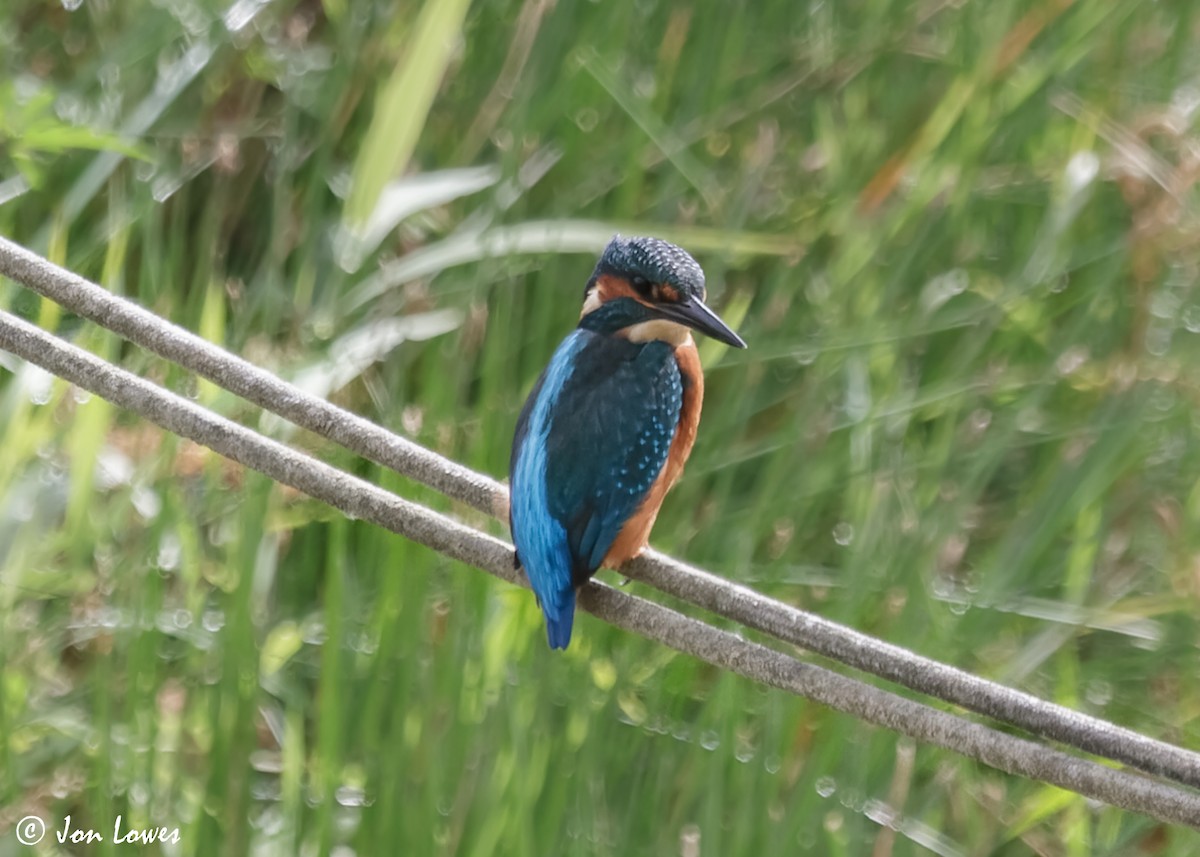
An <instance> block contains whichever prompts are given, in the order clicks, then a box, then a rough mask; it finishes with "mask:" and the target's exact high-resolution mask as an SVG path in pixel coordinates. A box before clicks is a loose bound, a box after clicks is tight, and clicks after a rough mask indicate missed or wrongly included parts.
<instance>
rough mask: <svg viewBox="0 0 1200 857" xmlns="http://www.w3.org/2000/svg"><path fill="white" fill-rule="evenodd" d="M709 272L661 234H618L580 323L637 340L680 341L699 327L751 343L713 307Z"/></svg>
mask: <svg viewBox="0 0 1200 857" xmlns="http://www.w3.org/2000/svg"><path fill="white" fill-rule="evenodd" d="M705 297H706V292H705V289H704V271H703V270H701V268H700V265H699V264H698V263H697V262H696V260H695V259H693V258H692V257H691V256H690V255H689V254H688V252H687V251H686V250H683V249H682V248H680V247H676V246H675V245H674V244H670V243H668V242H666V241H663V240H662V239H659V238H623V237H622V236H620V235H617V236H615V237H614V238H613V240H612V241H610V242H609V243H608V246H607V247H605V248H604V252H603V253H602V254H601V256H600V261H599V262H597V263H596V270H595V271H594V272H593V273H592V277H591V279H590V280H588V284H587V288H586V290H585V291H584V296H583V311H582V312H581V313H580V322H579V323H580V326H582V327H586V328H589V329H591V330H595V331H597V332H600V333H609V334H613V335H616V336H624V337H626V338H628V339H630V340H632V341H634V342H646V341H648V340H651V339H661V340H664V341H666V342H670V343H672V344H673V345H679V344H681V343H682V342H683V341H684V340H686V339H687V337H688V335H689V331H691V330H698V331H700V332H701V333H705V334H707V335H709V336H711V337H712V338H713V339H716V340H718V341H720V342H724V343H725V344H726V345H732V346H734V347H736V348H745V347H746V343H745V342H743V341H742V338H741V337H740V336H738V335H737V334H736V333H734V332H733V331H732V330H731V329H730V328H729V326H728V325H727V324H725V322H723V321H721V319H720V318H719V317H718V316H717V314H716V313H715V312H713V311H712V310H711V309H709V308H708V307H707V306H706V305H705V303H704V299H705Z"/></svg>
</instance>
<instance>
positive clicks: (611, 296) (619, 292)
mask: <svg viewBox="0 0 1200 857" xmlns="http://www.w3.org/2000/svg"><path fill="white" fill-rule="evenodd" d="M596 291H597V292H598V293H599V295H600V302H601V303H607V302H608V301H612V300H616V299H617V298H636V297H637V293H636V292H634V290H633V286H631V285H629V281H628V280H626V279H625V278H624V277H614V276H613V275H612V274H603V275H601V276H600V278H599V279H598V280H596Z"/></svg>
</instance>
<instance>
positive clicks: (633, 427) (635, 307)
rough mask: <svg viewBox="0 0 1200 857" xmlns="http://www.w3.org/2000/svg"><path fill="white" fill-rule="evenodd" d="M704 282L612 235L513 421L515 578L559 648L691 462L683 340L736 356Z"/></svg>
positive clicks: (639, 545)
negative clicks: (604, 576) (713, 344)
mask: <svg viewBox="0 0 1200 857" xmlns="http://www.w3.org/2000/svg"><path fill="white" fill-rule="evenodd" d="M706 298H707V292H706V289H705V282H704V271H703V269H702V268H701V267H700V265H699V263H697V262H696V260H695V259H693V258H692V257H691V255H689V254H688V252H687V251H686V250H684V249H682V248H681V247H677V246H675V245H674V244H671V243H669V242H667V241H664V240H662V239H659V238H649V237H623V236H621V235H616V236H615V237H614V238H613V239H612V240H611V241H610V242H609V244H608V246H606V247H605V248H604V252H603V253H602V254H601V255H600V259H599V261H598V262H597V263H596V267H595V270H594V271H593V272H592V275H591V277H590V278H589V279H588V281H587V284H586V286H585V288H584V293H583V308H582V310H581V312H580V315H579V324H578V326H577V327H576V328H575V329H574V330H573V331H571V333H570V334H568V335H567V337H566V338H565V339H563V341H562V342H561V343H560V344H559V346H558V348H557V349H556V350H555V352H554V354H553V356H552V357H551V358H550V362H549V363H548V364H547V366H546V368H545V370H543V372H542V373H541V376H540V377H539V378H538V380H537V382H536V383H535V384H534V387H533V389H532V391H531V392H530V394H529V398H528V399H527V400H526V402H525V405H524V407H523V408H522V409H521V413H520V416H519V417H518V419H517V424H516V430H515V432H514V436H513V445H512V457H511V460H510V465H509V487H510V492H511V503H510V506H509V524H510V527H511V530H512V535H513V542H514V543H515V545H516V554H515V559H514V566H515V567H516V568H522V567H523V568H524V569H525V574H526V577H527V578H528V580H529V583H530V586H531V587H532V589H533V592H534V594H535V595H536V596H537V601H538V604H539V605H540V606H541V609H542V613H543V614H544V615H545V619H546V635H547V639H548V641H549V644H550V648H551V649H565V648H567V645H568V644H569V643H570V641H571V628H572V625H573V623H574V617H575V597H576V592H577V590H578V589H579V587H581V586H582V585H583V584H585V583H586V582H587V581H588V580H589V579H591V577H592V575H594V574H595V573H596V571H597V570H598V569H599V568H601V567H604V568H618V567H619V566H620V565H621V564H622V563H624V562H626V561H628V560H630V559H632V558H633V557H636V556H638V555H639V554H641V553H642V551H644V550H645V548H646V543H647V540H648V539H649V536H650V530H651V528H652V527H653V526H654V521H655V518H656V517H657V516H658V511H659V508H660V507H661V506H662V502H663V497H664V496H665V495H666V493H667V492H668V491H669V490H670V489H671V487H672V486H673V485H674V484H675V482H676V481H677V480H678V479H679V476H680V474H681V473H682V472H683V466H684V463H685V462H686V461H687V459H688V456H689V455H690V454H691V451H692V445H693V443H694V442H695V440H696V430H697V427H698V426H699V423H700V409H701V405H702V402H703V399H704V376H703V373H702V370H701V368H700V358H699V355H698V353H697V351H696V343H695V341H694V340H693V338H692V331H699V332H700V333H704V334H706V335H708V336H710V337H712V338H713V339H716V340H717V341H719V342H723V343H725V344H726V345H730V346H733V347H735V348H745V347H746V343H745V342H744V341H743V340H742V338H741V337H740V336H738V335H737V334H736V333H735V332H734V331H733V330H732V329H730V327H729V326H728V325H727V324H725V322H723V321H722V320H721V319H720V318H719V317H718V316H717V314H716V313H714V312H713V311H712V310H711V309H709V308H708V306H707V305H706V304H705V299H706Z"/></svg>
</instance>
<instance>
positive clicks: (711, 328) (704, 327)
mask: <svg viewBox="0 0 1200 857" xmlns="http://www.w3.org/2000/svg"><path fill="white" fill-rule="evenodd" d="M654 310H655V312H657V313H658V314H659V315H660V316H662V317H663V318H667V319H670V320H671V321H677V322H679V323H680V324H686V325H687V326H688V327H690V328H692V330H698V331H700V332H701V333H703V334H705V335H707V336H711V337H712V338H713V339H715V340H717V341H718V342H724V343H725V344H726V345H732V346H733V347H734V348H745V347H746V343H745V341H744V340H743V339H742V338H741V337H740V336H738V335H737V334H736V333H734V332H733V331H732V330H731V329H730V327H729V325H727V324H726V323H725V322H723V321H721V319H720V317H719V316H718V315H717V314H716V313H715V312H713V311H712V310H710V309H709V308H708V307H707V306H706V305H705V304H704V301H701V300H697V299H696V298H684V299H683V300H682V301H680V302H679V303H660V304H655V305H654Z"/></svg>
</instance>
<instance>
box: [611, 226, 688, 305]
mask: <svg viewBox="0 0 1200 857" xmlns="http://www.w3.org/2000/svg"><path fill="white" fill-rule="evenodd" d="M601 274H614V275H616V276H620V277H625V278H626V279H628V278H631V277H634V276H639V277H644V278H645V279H646V280H648V281H649V282H651V283H670V284H671V285H672V286H675V287H676V288H677V289H679V290H681V291H682V292H684V294H686V295H688V296H690V297H694V298H697V299H699V300H704V298H705V294H706V292H705V288H704V269H703V268H701V267H700V263H699V262H697V261H696V260H695V259H693V258H692V256H691V254H690V253H688V251H687V250H684V249H683V248H682V247H676V246H675V245H674V244H672V243H671V242H669V241H663V240H662V239H661V238H643V237H634V238H625V237H623V236H621V235H615V236H613V240H612V241H609V242H608V246H607V247H605V248H604V252H603V253H602V254H601V255H600V261H599V262H597V263H596V270H595V272H594V273H593V274H592V278H591V280H590V281H589V283H588V286H589V288H590V286H591V284H592V283H594V282H595V281H596V278H597V277H599V276H600V275H601Z"/></svg>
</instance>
